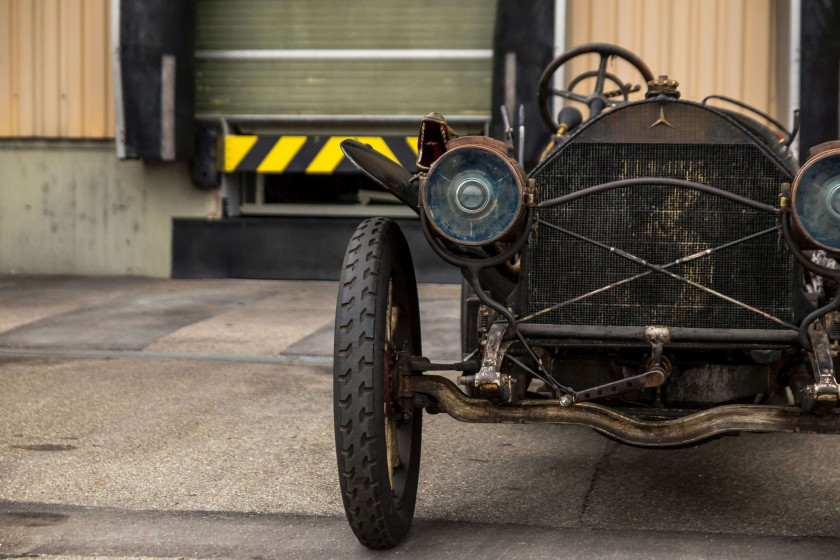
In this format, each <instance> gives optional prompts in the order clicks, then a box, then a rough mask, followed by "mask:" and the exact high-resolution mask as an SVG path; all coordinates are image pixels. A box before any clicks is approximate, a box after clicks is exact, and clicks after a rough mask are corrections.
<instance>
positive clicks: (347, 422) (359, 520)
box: [333, 218, 422, 549]
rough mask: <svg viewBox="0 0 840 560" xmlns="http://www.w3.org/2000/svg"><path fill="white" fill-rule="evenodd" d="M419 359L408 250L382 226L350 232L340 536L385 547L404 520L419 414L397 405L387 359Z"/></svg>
mask: <svg viewBox="0 0 840 560" xmlns="http://www.w3.org/2000/svg"><path fill="white" fill-rule="evenodd" d="M399 352H408V353H410V355H413V356H419V355H421V347H420V312H419V309H418V303H417V284H416V281H415V278H414V267H413V265H412V262H411V255H410V253H409V248H408V244H407V243H406V241H405V237H404V236H403V234H402V232H401V231H400V229H399V227H398V226H397V224H396V223H394V222H393V221H391V220H387V219H384V218H376V219H371V220H366V221H364V222H362V223H361V224H360V225H359V227H358V228H357V229H356V232H355V233H354V235H353V238H352V239H351V240H350V244H349V245H348V247H347V252H346V253H345V256H344V264H343V268H342V272H341V280H340V285H339V292H338V303H337V306H336V322H335V358H334V365H333V374H334V378H333V409H334V413H335V445H336V456H337V460H338V474H339V480H340V483H341V497H342V500H343V501H344V510H345V513H346V514H347V520H348V521H349V522H350V527H351V528H352V529H353V532H354V533H355V534H356V537H357V538H358V539H359V541H360V542H361V543H362V544H364V545H365V546H367V547H368V548H373V549H383V548H391V547H393V546H395V545H396V544H397V543H398V542H399V541H400V540H402V538H403V537H404V536H405V535H406V533H407V532H408V530H409V527H411V521H412V519H413V517H414V505H415V502H416V499H417V479H418V477H419V473H420V437H421V428H422V409H413V408H409V409H407V410H404V409H402V408H401V407H400V405H399V402H398V400H397V398H396V397H397V391H398V387H397V386H396V385H397V383H396V379H395V375H394V374H395V373H396V372H395V371H394V370H395V369H396V365H395V360H396V356H397V353H399Z"/></svg>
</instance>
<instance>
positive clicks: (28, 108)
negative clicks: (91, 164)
mask: <svg viewBox="0 0 840 560" xmlns="http://www.w3.org/2000/svg"><path fill="white" fill-rule="evenodd" d="M109 17H110V11H109V0H0V137H10V136H11V137H39V138H112V137H113V136H114V96H113V93H112V90H113V85H112V78H111V59H110V56H109V53H110V20H109Z"/></svg>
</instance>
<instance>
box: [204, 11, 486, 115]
mask: <svg viewBox="0 0 840 560" xmlns="http://www.w3.org/2000/svg"><path fill="white" fill-rule="evenodd" d="M494 19H495V1H494V0H465V1H459V2H451V1H444V0H434V1H429V2H405V1H402V0H383V1H376V2H374V1H363V2H336V1H334V0H287V1H284V2H276V1H274V0H233V1H231V0H201V1H199V2H198V4H197V26H196V49H197V51H198V52H197V65H196V74H197V78H196V79H197V106H196V112H197V113H198V114H224V115H231V114H259V115H266V114H274V115H277V114H315V115H319V114H320V115H331V114H357V115H381V114H406V115H419V114H424V113H426V112H428V111H430V110H436V111H440V112H443V113H445V114H447V115H450V114H453V115H454V114H462V115H487V114H489V111H490V91H491V87H490V86H491V79H492V75H491V73H492V60H491V59H490V57H489V56H488V55H489V52H485V55H484V56H482V57H479V58H459V59H433V60H422V59H409V60H399V59H397V60H394V59H384V60H383V59H372V58H371V59H365V57H364V56H360V57H356V58H354V59H349V60H335V59H324V58H319V57H315V58H311V59H308V58H306V57H302V58H301V57H297V56H295V57H294V58H293V59H289V58H287V57H283V56H280V57H278V58H277V59H274V60H271V59H253V58H252V59H247V58H245V57H241V56H240V57H238V58H234V59H218V58H215V59H214V57H212V56H210V57H208V56H203V55H202V51H205V53H204V54H206V51H210V50H213V51H243V50H252V51H253V50H256V51H262V52H263V54H264V53H265V51H277V50H282V51H298V54H300V52H299V51H301V50H314V51H323V50H370V51H393V50H395V49H396V50H429V49H432V50H439V49H445V50H466V51H490V49H492V43H493V25H494ZM286 54H288V53H286ZM386 54H387V53H386Z"/></svg>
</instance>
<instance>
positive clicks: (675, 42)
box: [565, 0, 787, 121]
mask: <svg viewBox="0 0 840 560" xmlns="http://www.w3.org/2000/svg"><path fill="white" fill-rule="evenodd" d="M777 4H778V2H777V0H569V1H568V3H567V10H568V11H567V29H566V42H567V45H569V46H574V45H579V44H583V43H595V42H600V43H614V44H616V45H619V46H622V47H624V48H626V49H629V50H630V51H631V52H633V53H635V54H636V55H638V56H639V57H640V58H641V59H642V60H644V61H645V62H646V63H647V65H648V66H649V67H650V69H651V71H652V72H653V73H654V75H655V76H658V75H660V74H667V75H668V76H669V77H670V78H672V79H675V80H677V81H678V82H679V83H680V90H681V91H682V97H683V98H684V99H690V100H696V101H700V100H702V99H703V98H704V97H705V96H707V95H710V94H720V95H726V96H728V97H734V98H735V99H739V100H741V101H743V102H745V103H748V104H750V105H753V106H755V107H756V108H758V109H760V110H762V111H765V112H767V113H768V114H770V115H772V116H777V115H778V113H779V109H778V103H777V81H776V71H777V65H778V60H777V53H776V45H777V44H778V35H779V31H785V30H784V29H782V30H780V29H778V23H777V11H778V10H777ZM784 25H786V23H785V24H784ZM597 69H598V64H597V56H593V57H590V58H589V59H588V60H584V59H582V58H581V59H577V60H575V61H574V62H573V63H570V65H569V66H568V67H567V71H566V74H565V78H566V83H568V80H569V79H571V78H572V77H574V76H576V75H578V74H579V73H581V72H584V71H586V70H597ZM610 71H612V72H614V73H616V74H617V75H618V76H620V77H622V78H623V79H624V80H626V81H632V83H634V84H638V83H641V78H640V77H639V74H638V73H637V72H635V71H633V70H632V69H631V67H630V66H629V65H628V64H626V63H615V62H613V63H612V64H611V65H610ZM585 85H586V84H581V88H583V89H581V91H585V92H586V93H589V92H591V89H590V90H589V91H587V90H586V89H585V87H584V86H585ZM589 87H590V88H591V84H590V85H589ZM642 91H644V89H643V90H642ZM637 95H638V94H637ZM730 107H731V106H730ZM782 120H783V121H786V120H787V115H782Z"/></svg>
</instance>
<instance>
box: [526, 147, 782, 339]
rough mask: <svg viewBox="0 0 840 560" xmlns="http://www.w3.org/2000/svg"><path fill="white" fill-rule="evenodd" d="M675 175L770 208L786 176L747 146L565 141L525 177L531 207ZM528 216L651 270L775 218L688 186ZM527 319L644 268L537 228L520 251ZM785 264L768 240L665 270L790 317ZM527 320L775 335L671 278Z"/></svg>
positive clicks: (753, 318) (643, 190)
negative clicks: (531, 191)
mask: <svg viewBox="0 0 840 560" xmlns="http://www.w3.org/2000/svg"><path fill="white" fill-rule="evenodd" d="M643 176H656V177H673V178H679V179H686V180H690V181H696V182H699V183H705V184H709V185H713V186H716V187H719V188H722V189H724V190H727V191H730V192H733V193H736V194H739V195H742V196H746V197H749V198H753V199H755V200H758V201H760V202H764V203H767V204H775V202H776V196H777V195H778V192H779V185H780V184H781V183H782V182H784V181H788V180H790V179H789V177H788V176H787V174H786V173H785V172H784V171H783V170H782V169H780V168H779V167H778V166H777V165H775V163H774V162H773V161H772V160H770V159H769V158H768V156H767V155H766V154H765V153H764V152H763V151H762V150H761V149H760V148H759V147H758V146H756V145H754V144H751V143H741V144H715V143H708V144H669V143H651V144H638V143H637V144H624V143H614V144H610V143H595V142H572V143H570V144H569V145H568V146H566V147H565V148H564V149H563V150H562V152H561V153H559V154H557V155H556V156H555V157H554V159H553V160H552V161H550V162H549V163H548V164H547V165H546V166H544V167H543V168H542V169H541V170H540V171H539V172H538V173H537V174H536V180H537V188H538V191H539V196H540V199H543V200H545V199H548V198H553V197H557V196H561V195H563V194H567V193H570V192H574V191H577V190H580V189H582V188H585V187H588V186H592V185H596V184H599V183H604V182H607V181H614V180H617V179H627V178H633V177H643ZM540 219H541V220H543V221H547V222H551V223H554V224H557V225H560V226H562V227H564V228H566V229H568V230H571V231H574V232H576V233H579V234H582V235H585V236H587V237H590V238H592V239H595V240H597V241H600V242H602V243H606V244H608V245H611V246H615V247H618V248H620V249H623V250H625V251H627V252H629V253H631V254H633V255H636V256H638V257H641V258H643V259H645V260H647V261H649V262H652V263H654V264H658V265H663V264H666V263H670V262H672V261H675V260H677V259H679V258H681V257H685V256H687V255H691V254H694V253H697V252H699V251H702V250H705V249H709V248H713V247H716V246H719V245H722V244H724V243H727V242H729V241H733V240H735V239H738V238H740V237H744V236H746V235H748V234H751V233H756V232H758V231H761V230H764V229H767V228H769V227H772V226H773V225H774V224H775V217H774V216H772V215H770V214H767V213H763V212H759V211H757V210H753V209H751V208H748V207H745V206H743V205H739V204H736V203H733V202H731V201H728V200H726V199H723V198H720V197H716V196H713V195H709V194H706V193H701V192H697V191H693V190H688V189H681V188H674V187H661V186H653V185H651V186H643V187H634V188H627V189H618V190H614V191H609V192H604V193H601V194H598V195H594V196H591V197H586V198H583V199H580V200H577V201H575V202H573V203H570V204H567V205H564V206H562V207H555V208H552V209H547V210H542V211H540ZM528 261H529V264H528V267H529V268H528V270H529V275H528V281H529V287H528V292H527V293H528V302H527V307H528V309H529V310H530V312H535V311H539V310H541V309H544V308H547V307H549V306H551V305H553V304H555V303H558V302H560V301H564V300H567V299H570V298H572V297H575V296H579V295H582V294H585V293H588V292H590V291H592V290H595V289H597V288H599V287H602V286H605V285H608V284H611V283H613V282H616V281H618V280H621V279H623V278H626V277H629V276H633V275H635V274H638V273H640V272H643V271H644V270H645V269H644V268H643V267H641V266H640V265H637V264H635V263H632V262H629V261H627V260H625V259H623V258H621V257H618V256H617V255H615V254H613V253H610V252H608V251H605V250H604V249H601V248H598V247H595V246H594V245H591V244H588V243H586V242H583V241H579V240H576V239H574V238H571V237H569V236H567V235H565V234H562V233H559V232H556V231H554V230H550V229H548V228H546V227H540V228H539V230H538V232H537V233H536V234H535V235H532V237H531V240H530V243H529V253H528ZM791 268H792V262H791V257H790V255H789V253H788V252H787V250H786V249H785V248H784V242H783V241H781V240H780V239H779V238H778V236H777V235H776V234H769V235H765V236H763V237H760V238H757V239H755V240H752V241H750V242H747V243H744V244H741V245H737V246H735V247H732V248H729V249H724V250H722V251H720V252H718V253H715V254H713V255H711V256H706V257H703V258H700V259H698V260H696V261H693V262H690V263H685V264H682V265H676V266H673V267H671V268H670V270H672V271H673V272H675V273H677V274H679V275H681V276H685V277H686V278H689V279H691V280H693V281H695V282H698V283H701V284H703V285H705V286H708V287H710V288H712V289H714V290H716V291H718V292H721V293H723V294H726V295H728V296H730V297H733V298H735V299H738V300H740V301H743V302H744V303H747V304H749V305H751V306H753V307H756V308H758V309H761V310H763V311H765V312H767V313H769V314H771V315H773V316H775V317H778V318H780V319H782V320H785V321H791V316H792V301H791V300H792V297H791ZM537 321H538V322H542V323H551V324H576V325H616V326H617V325H628V326H644V325H665V326H675V327H698V328H704V327H705V328H749V329H752V328H755V329H768V328H769V329H774V328H784V327H782V326H781V325H779V324H777V323H774V322H772V321H770V320H768V319H767V318H764V317H762V316H760V315H758V314H756V313H753V312H750V311H748V310H745V309H743V308H741V307H738V306H736V305H734V304H732V303H729V302H726V301H724V300H722V299H720V298H718V297H716V296H714V295H711V294H708V293H705V292H703V291H701V290H699V289H697V288H695V287H692V286H689V285H687V284H685V283H683V282H680V281H678V280H676V279H673V278H669V277H666V276H664V275H662V274H656V273H654V274H652V275H650V276H647V277H645V278H642V279H640V280H636V281H634V282H631V283H629V284H625V285H623V286H620V287H618V288H614V289H612V290H609V291H607V292H604V293H602V294H599V295H597V296H594V297H591V298H589V299H586V300H584V301H582V302H580V303H576V304H572V305H570V306H567V307H565V308H562V309H559V310H556V311H553V312H550V313H547V314H545V315H542V316H541V317H540V318H539V319H537Z"/></svg>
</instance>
